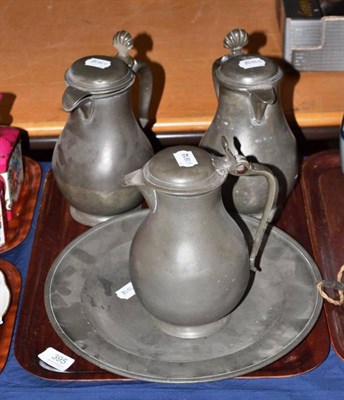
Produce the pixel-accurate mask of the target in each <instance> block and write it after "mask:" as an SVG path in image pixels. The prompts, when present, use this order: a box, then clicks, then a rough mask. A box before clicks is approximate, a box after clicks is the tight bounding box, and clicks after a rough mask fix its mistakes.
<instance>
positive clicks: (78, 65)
mask: <svg viewBox="0 0 344 400" xmlns="http://www.w3.org/2000/svg"><path fill="white" fill-rule="evenodd" d="M113 46H114V47H115V48H116V49H117V50H118V54H117V56H116V57H108V56H100V55H93V56H88V57H83V58H81V59H79V60H77V61H75V62H74V63H73V64H72V65H71V67H70V68H69V69H68V70H67V71H66V73H65V81H66V83H67V85H69V86H72V87H73V88H75V89H78V90H82V91H85V92H89V93H91V94H105V93H111V92H117V91H121V90H124V89H126V88H127V87H129V86H130V85H131V84H132V83H133V82H134V79H135V73H134V72H133V70H132V69H131V67H132V65H133V63H134V60H133V58H132V57H130V56H129V54H128V53H129V50H130V49H131V48H132V47H133V43H132V38H131V36H130V34H129V33H128V32H125V31H120V32H117V34H116V35H115V36H114V38H113Z"/></svg>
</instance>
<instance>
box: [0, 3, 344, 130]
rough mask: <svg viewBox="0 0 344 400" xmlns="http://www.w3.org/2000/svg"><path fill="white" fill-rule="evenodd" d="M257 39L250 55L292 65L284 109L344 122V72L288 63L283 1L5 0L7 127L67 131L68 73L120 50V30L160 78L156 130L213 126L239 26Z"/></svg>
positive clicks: (317, 120) (0, 46) (302, 122)
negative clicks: (115, 42) (217, 85)
mask: <svg viewBox="0 0 344 400" xmlns="http://www.w3.org/2000/svg"><path fill="white" fill-rule="evenodd" d="M237 27H240V28H244V29H245V30H246V31H247V32H248V33H249V35H250V44H249V46H248V51H250V52H258V53H260V54H262V55H266V56H269V57H272V58H274V59H275V60H276V61H277V62H279V64H280V65H281V66H282V67H283V69H284V71H285V75H286V78H285V79H284V81H283V84H282V105H283V109H284V111H285V113H286V116H287V119H288V120H289V121H294V120H296V122H297V124H298V125H299V126H300V127H302V128H303V127H324V126H339V124H340V122H341V118H342V115H343V111H344V76H343V73H341V72H305V73H297V72H295V71H293V70H292V69H291V68H290V67H288V66H286V65H285V63H283V61H282V59H281V57H282V43H281V35H280V32H279V27H278V22H277V17H276V9H275V1H274V0H259V1H252V0H242V1H240V2H234V1H228V0H212V1H210V0H209V1H200V0H173V1H172V0H170V1H168V0H164V1H158V0H125V1H122V0H73V1H69V0H0V37H1V40H0V92H2V93H3V94H4V96H3V99H2V101H1V102H0V123H2V124H10V123H11V124H12V125H14V126H18V127H20V128H23V129H25V130H26V131H28V132H29V134H30V135H31V136H35V137H37V136H47V135H48V136H49V135H57V134H59V133H60V132H61V130H62V128H63V126H64V124H65V121H66V118H67V115H66V113H65V112H64V111H63V110H62V107H61V98H62V94H63V91H64V88H65V85H64V79H63V76H64V72H65V70H66V69H67V68H68V67H69V66H70V65H71V63H72V62H73V61H75V60H76V59H78V58H80V57H83V56H87V55H94V54H100V55H112V54H114V49H113V48H112V36H113V34H114V33H115V32H116V31H117V30H120V29H125V30H128V31H129V32H130V33H131V34H132V36H133V37H134V44H135V48H136V49H137V50H136V51H135V50H133V54H136V53H138V58H140V59H143V60H146V61H148V62H149V63H150V64H151V66H152V69H153V74H154V82H155V87H154V103H153V106H152V115H153V116H154V117H155V118H154V119H155V121H156V122H155V124H154V126H153V131H154V132H160V133H164V132H181V131H191V132H192V131H204V130H206V129H207V127H208V126H209V124H210V122H211V120H212V118H213V116H214V113H215V111H216V105H217V100H216V97H215V93H214V90H213V84H212V77H211V67H212V63H213V61H214V60H215V59H216V58H218V57H219V56H222V55H224V54H226V52H227V50H226V49H224V48H223V45H222V43H223V38H224V36H225V35H226V34H227V33H228V32H229V31H230V30H232V29H234V28H237Z"/></svg>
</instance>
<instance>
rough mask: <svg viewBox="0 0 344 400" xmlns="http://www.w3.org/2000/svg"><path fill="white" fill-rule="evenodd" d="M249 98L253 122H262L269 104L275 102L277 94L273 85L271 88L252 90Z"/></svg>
mask: <svg viewBox="0 0 344 400" xmlns="http://www.w3.org/2000/svg"><path fill="white" fill-rule="evenodd" d="M249 99H250V108H251V115H252V122H253V123H256V124H260V123H261V122H262V120H263V118H264V114H265V111H266V108H267V106H268V105H269V104H274V103H275V101H276V99H277V94H276V91H275V89H274V88H273V87H272V88H269V89H257V90H250V91H249Z"/></svg>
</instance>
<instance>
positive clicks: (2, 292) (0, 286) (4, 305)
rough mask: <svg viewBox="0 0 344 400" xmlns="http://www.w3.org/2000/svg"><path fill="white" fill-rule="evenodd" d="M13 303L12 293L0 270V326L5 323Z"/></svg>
mask: <svg viewBox="0 0 344 400" xmlns="http://www.w3.org/2000/svg"><path fill="white" fill-rule="evenodd" d="M10 301H11V293H10V289H9V288H8V286H7V284H6V280H5V275H4V273H3V272H2V271H1V270H0V324H2V323H3V318H4V315H5V314H6V312H7V310H8V307H9V305H10Z"/></svg>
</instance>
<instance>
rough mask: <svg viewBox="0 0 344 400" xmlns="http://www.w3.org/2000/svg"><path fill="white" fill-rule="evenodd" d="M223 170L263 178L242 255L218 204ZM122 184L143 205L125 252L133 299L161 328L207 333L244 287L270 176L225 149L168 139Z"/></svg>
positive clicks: (221, 322)
mask: <svg viewBox="0 0 344 400" xmlns="http://www.w3.org/2000/svg"><path fill="white" fill-rule="evenodd" d="M226 149H227V146H226ZM228 173H230V174H233V175H236V176H237V175H242V174H243V175H262V176H264V177H265V178H266V179H267V180H268V182H269V196H268V200H267V204H266V208H265V212H264V215H263V217H262V219H261V221H260V224H259V226H258V229H257V233H256V237H255V240H254V245H253V247H252V250H251V253H250V256H249V252H248V247H247V244H246V239H245V238H244V235H243V233H242V231H241V229H240V228H239V226H238V225H237V224H236V222H235V221H234V219H233V218H232V217H231V216H230V215H229V214H228V212H227V211H226V210H225V208H224V206H223V203H222V198H221V185H222V184H223V182H224V181H225V179H226V177H227V175H228ZM123 184H124V185H126V186H136V187H138V188H139V189H140V190H141V192H142V193H143V195H144V197H145V199H146V201H147V203H148V205H149V208H150V212H149V214H148V216H147V218H146V219H145V220H144V222H143V223H142V224H141V225H140V227H139V229H138V231H137V233H136V234H135V236H134V238H133V242H132V245H131V249H130V256H129V272H130V278H131V281H132V284H133V287H134V289H135V292H136V295H137V296H138V298H139V300H140V301H141V303H142V304H143V306H144V307H145V309H146V310H147V311H148V312H149V313H150V315H151V316H152V318H153V321H154V322H155V324H156V326H157V327H158V328H160V329H161V330H162V331H164V332H165V333H167V334H170V335H172V336H177V337H182V338H197V337H203V336H208V335H210V334H213V333H215V332H216V331H218V330H219V329H221V328H222V327H223V326H225V324H226V323H227V322H228V320H229V318H230V313H231V311H232V310H233V309H234V308H235V307H236V306H237V305H238V303H239V302H240V300H241V299H242V297H243V295H244V293H245V291H246V290H247V286H248V282H249V276H250V265H251V268H252V269H253V270H254V269H255V257H256V254H257V252H258V250H259V247H260V243H261V240H262V237H263V234H264V231H265V228H266V223H267V218H268V215H269V213H270V211H271V208H272V205H273V203H274V198H275V194H276V187H277V186H276V185H277V182H276V180H275V178H274V176H273V175H272V173H271V172H270V171H269V169H268V168H267V167H265V166H261V165H258V164H252V163H248V162H247V160H246V159H245V158H244V157H241V156H233V154H231V153H230V152H229V151H228V152H227V156H226V157H216V156H211V155H210V153H208V152H207V151H206V150H204V149H201V148H200V147H196V146H176V147H170V148H166V149H164V150H162V151H161V152H159V153H157V154H156V155H155V156H154V157H153V158H152V159H151V160H150V161H148V163H146V164H145V165H144V167H143V168H142V169H140V170H137V171H135V172H132V173H130V174H128V175H126V176H125V177H124V183H123Z"/></svg>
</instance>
